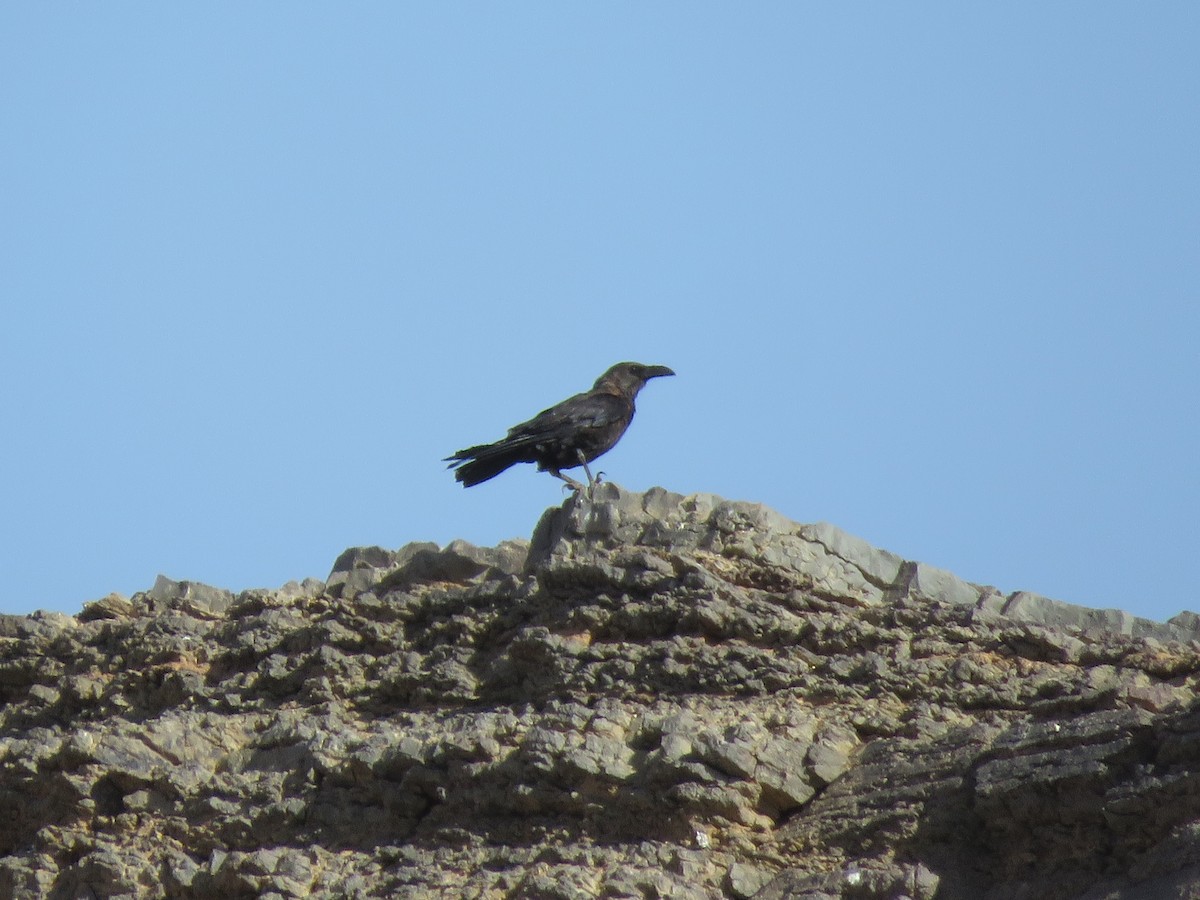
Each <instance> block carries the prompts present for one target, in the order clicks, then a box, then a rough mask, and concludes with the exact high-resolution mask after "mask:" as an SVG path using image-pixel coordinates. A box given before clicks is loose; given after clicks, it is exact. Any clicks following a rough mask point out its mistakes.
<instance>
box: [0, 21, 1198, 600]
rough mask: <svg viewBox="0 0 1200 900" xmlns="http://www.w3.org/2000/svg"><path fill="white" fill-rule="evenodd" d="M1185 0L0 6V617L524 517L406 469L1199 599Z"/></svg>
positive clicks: (978, 568)
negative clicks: (784, 527) (549, 435)
mask: <svg viewBox="0 0 1200 900" xmlns="http://www.w3.org/2000/svg"><path fill="white" fill-rule="evenodd" d="M1198 46H1200V5H1198V4H1196V3H1190V2H1177V3H1158V4H1131V3H1107V2H1093V0H1089V2H1061V3H1052V4H1046V3H1001V4H997V3H992V4H961V3H925V4H915V5H914V4H896V3H868V4H852V5H851V4H815V3H813V4H808V3H793V2H786V3H755V4H730V3H720V4H718V3H675V2H671V3H657V4H635V3H611V4H588V5H584V4H563V3H522V4H441V3H436V4H435V3H424V4H398V3H396V4H393V3H337V4H334V3H328V4H295V3H269V2H262V3H252V4H246V3H216V2H214V3H205V4H186V5H181V4H160V3H117V4H78V3H76V4H34V3H24V4H6V5H5V6H4V7H3V9H0V121H2V122H3V127H2V128H0V161H2V165H0V239H2V240H3V248H4V250H3V255H2V259H3V262H0V298H2V303H3V318H2V327H0V383H2V385H3V387H2V390H0V414H2V420H3V428H4V433H3V440H2V443H0V447H2V449H0V459H2V460H3V477H2V478H0V510H2V523H3V524H2V526H0V527H2V531H0V609H3V610H4V611H8V612H28V611H31V610H33V609H36V608H49V609H57V610H62V611H66V612H75V611H78V610H79V608H80V607H81V606H82V605H83V603H85V602H87V601H89V600H92V599H96V598H98V597H101V596H103V595H105V594H106V593H108V592H110V591H118V592H121V593H124V594H131V593H133V592H135V591H138V590H143V589H146V588H148V587H149V586H150V585H151V584H153V582H154V579H155V576H156V575H157V574H158V573H160V572H161V573H163V574H166V575H167V576H169V577H171V578H175V579H190V580H197V581H203V582H206V583H210V584H215V585H219V586H222V587H228V588H231V589H234V590H240V589H243V588H248V587H272V586H278V585H280V584H282V583H284V582H286V581H288V580H291V579H300V578H304V577H306V576H315V577H320V578H323V577H325V576H326V575H327V573H328V571H329V567H330V565H331V564H332V562H333V560H334V558H335V557H336V556H337V554H338V553H339V552H340V551H341V550H342V549H344V548H345V547H348V546H353V545H360V544H380V545H383V546H389V547H397V546H400V545H402V544H404V543H406V542H408V541H414V540H432V541H437V542H439V543H445V542H447V541H449V540H452V539H453V538H456V537H461V538H465V539H467V540H469V541H472V542H475V543H479V544H493V543H495V542H497V541H499V540H502V539H504V538H508V537H527V536H528V535H529V534H530V533H531V532H532V530H533V527H534V525H535V523H536V521H537V518H538V516H539V514H540V513H541V512H542V510H543V509H545V508H546V507H548V506H551V505H555V504H557V503H559V502H561V500H562V498H563V494H562V491H561V489H560V485H559V483H558V482H557V481H555V480H554V479H552V478H550V477H549V476H547V475H544V474H538V473H536V472H534V471H533V468H532V467H531V466H523V467H521V468H520V469H519V470H514V471H510V472H508V473H506V474H505V475H504V476H502V477H500V478H498V479H496V480H495V481H492V482H489V483H487V484H485V485H482V486H479V487H476V488H472V489H470V490H463V489H462V488H461V487H459V486H458V485H457V484H456V483H455V482H454V480H453V477H452V475H451V473H449V472H447V471H446V470H445V468H444V463H442V462H441V459H442V457H444V456H446V455H448V454H449V453H451V452H452V451H454V450H457V449H459V448H460V447H464V446H467V445H469V444H473V443H479V442H482V441H488V440H494V439H496V438H498V437H500V436H501V435H503V433H504V431H505V429H506V428H507V427H508V426H510V425H512V424H515V423H516V422H518V421H521V420H523V419H525V418H528V417H529V416H531V415H532V414H534V413H536V412H537V411H538V410H540V409H542V408H544V407H546V406H548V405H550V404H552V403H555V402H557V401H558V400H561V399H563V398H564V397H566V396H567V395H569V394H572V393H575V392H577V391H580V390H583V389H586V388H587V387H589V386H590V385H591V383H592V381H593V380H594V379H595V378H596V376H598V375H599V374H600V373H601V372H602V371H603V370H604V369H605V368H607V367H608V366H609V365H610V364H612V363H614V362H617V361H619V360H625V359H632V360H638V361H641V362H646V363H660V364H665V365H669V366H671V367H672V368H674V369H675V370H676V371H677V372H678V377H677V378H672V379H663V380H660V381H654V382H651V383H650V385H649V386H648V387H647V389H646V390H645V391H644V392H643V394H642V396H641V398H640V401H639V412H638V418H637V419H636V420H635V422H634V423H633V426H632V428H631V429H630V431H629V433H628V434H627V435H626V437H625V439H624V440H623V441H622V443H621V444H620V446H619V447H618V448H617V449H616V450H614V451H613V452H611V453H610V454H609V455H608V456H606V457H605V458H604V459H603V460H602V463H601V465H600V466H599V467H600V468H603V469H604V470H605V471H606V472H607V473H608V476H609V478H610V479H611V480H613V481H616V482H617V483H619V484H621V485H622V486H624V487H626V488H630V489H636V490H645V489H647V488H649V487H651V486H653V485H662V486H664V487H666V488H669V489H671V490H674V491H678V492H682V493H691V492H696V491H703V492H709V493H715V494H719V495H721V496H725V497H729V498H733V499H741V500H752V501H758V502H761V503H764V504H767V505H769V506H771V507H773V508H775V509H777V510H779V511H780V512H781V513H783V514H784V515H786V516H788V517H790V518H792V519H795V520H798V521H801V522H806V521H818V520H827V521H830V522H833V523H835V524H836V525H838V526H840V527H842V528H844V529H846V530H847V531H850V532H851V533H854V534H857V535H859V536H861V537H863V538H865V539H866V540H868V541H870V542H871V543H873V544H875V545H877V546H880V547H883V548H886V549H889V550H892V551H894V552H896V553H899V554H901V555H903V556H905V557H907V558H910V559H919V560H922V561H924V562H928V563H931V564H934V565H938V566H942V567H944V568H947V569H950V570H951V571H953V572H955V573H956V574H957V575H959V576H960V577H963V578H966V579H968V580H972V581H977V582H981V583H987V584H993V585H996V586H997V587H999V588H1001V589H1002V590H1005V591H1012V590H1018V589H1023V590H1031V591H1036V592H1038V593H1043V594H1047V595H1049V596H1053V597H1058V598H1060V599H1064V600H1069V601H1072V602H1076V603H1082V604H1087V605H1093V606H1116V607H1121V608H1124V609H1128V610H1131V611H1133V612H1136V613H1138V614H1141V615H1147V616H1151V617H1153V618H1158V619H1163V618H1167V617H1169V616H1171V615H1173V614H1175V613H1176V612H1178V611H1180V610H1181V609H1193V610H1195V609H1200V588H1197V586H1196V579H1195V577H1194V573H1193V572H1192V569H1193V568H1194V567H1195V562H1196V559H1197V556H1198V549H1197V548H1198V547H1200V528H1198V526H1197V517H1198V514H1200V480H1198V478H1197V472H1196V470H1197V458H1198V457H1200V424H1198V422H1197V412H1196V410H1197V395H1198V388H1200V351H1198V344H1200V340H1198V339H1200V53H1198V52H1197V47H1198Z"/></svg>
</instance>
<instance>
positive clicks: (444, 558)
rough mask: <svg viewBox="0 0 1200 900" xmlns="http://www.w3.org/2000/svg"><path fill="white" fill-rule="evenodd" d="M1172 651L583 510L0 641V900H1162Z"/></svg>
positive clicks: (754, 516)
mask: <svg viewBox="0 0 1200 900" xmlns="http://www.w3.org/2000/svg"><path fill="white" fill-rule="evenodd" d="M1198 634H1200V617H1197V616H1196V615H1195V614H1192V613H1183V614H1180V615H1179V616H1177V617H1175V619H1173V620H1172V621H1171V622H1170V623H1153V622H1147V621H1146V620H1142V619H1137V618H1136V617H1133V616H1130V615H1128V614H1126V613H1124V612H1121V611H1117V610H1091V609H1087V608H1085V607H1079V606H1072V605H1070V604H1064V603H1059V602H1057V601H1054V600H1049V599H1047V598H1044V597H1040V596H1037V595H1034V594H1029V593H1017V594H1012V595H1009V596H1004V595H1002V594H1000V593H999V592H997V591H996V590H995V589H992V588H988V587H984V586H979V585H973V584H970V583H968V582H964V581H962V580H960V579H958V578H956V577H955V576H954V575H952V574H950V573H948V572H946V571H944V570H941V569H937V568H935V567H933V566H929V565H926V564H924V563H918V562H913V561H906V560H903V559H901V558H899V557H897V556H895V555H894V554H891V553H888V552H886V551H883V550H879V549H876V548H874V547H871V546H870V545H868V544H867V543H865V542H864V541H862V540H860V539H858V538H855V537H853V536H851V535H848V534H846V533H845V532H843V531H840V530H839V529H837V528H836V527H834V526H832V525H829V524H825V523H818V524H798V523H795V522H791V521H789V520H787V519H785V518H784V517H782V516H780V515H779V514H777V513H775V512H773V511H771V510H769V509H766V508H765V507H762V506H758V505H755V504H751V503H742V502H736V501H728V500H723V499H721V498H719V497H714V496H711V495H705V494H698V495H692V496H683V495H680V494H674V493H671V492H668V491H665V490H662V489H658V488H656V489H653V490H651V491H648V492H646V493H644V494H638V493H631V492H628V491H624V490H622V489H621V488H620V487H619V486H617V485H614V484H611V483H604V484H601V485H600V487H599V488H598V489H597V491H596V492H595V496H594V497H593V498H592V499H590V500H589V499H588V498H586V497H572V498H570V499H569V500H567V501H566V502H565V503H564V504H563V505H562V506H561V507H558V508H555V509H552V510H549V511H547V513H546V514H545V515H544V516H543V517H542V519H541V521H540V522H539V523H538V524H537V527H536V529H535V531H534V534H533V537H532V540H531V541H529V542H525V541H509V542H505V543H503V544H501V545H499V546H498V547H495V548H486V547H484V548H481V547H474V546H472V545H470V544H467V543H465V542H462V541H455V542H452V543H451V544H449V545H447V546H445V547H439V546H438V545H435V544H431V543H420V544H409V545H407V546H406V547H403V548H400V549H399V550H388V549H384V548H379V547H367V548H355V549H351V550H348V551H346V553H344V554H342V555H341V556H340V557H339V558H338V560H337V561H336V562H335V564H334V566H333V569H332V571H331V573H330V575H329V579H328V581H326V582H320V581H316V580H313V579H307V580H305V581H304V582H302V583H297V582H291V583H289V584H287V585H284V586H283V587H282V588H280V589H278V590H252V591H244V592H242V593H241V594H238V595H237V596H236V597H234V596H233V595H232V594H230V593H229V592H227V591H222V590H220V589H217V588H211V587H207V586H205V585H199V584H196V583H194V582H176V581H172V580H170V579H166V578H160V579H159V580H158V581H157V582H156V583H155V585H154V587H153V588H151V589H150V590H149V591H146V592H143V593H140V594H137V595H135V596H134V597H132V598H130V599H129V600H125V599H124V598H121V597H119V596H117V595H110V596H109V597H106V598H104V599H103V600H100V601H96V602H94V603H91V604H88V605H87V606H86V607H85V608H84V610H83V611H82V612H81V614H80V616H79V617H78V618H75V617H70V616H62V615H59V614H50V613H39V614H35V615H33V616H28V617H24V616H22V617H4V618H0V698H2V699H3V700H4V703H3V705H2V706H0V896H14V897H18V896H19V897H26V896H28V897H74V896H112V897H130V898H143V897H145V898H149V897H161V896H170V897H181V898H206V897H216V896H221V897H271V898H290V897H305V896H338V897H353V898H375V897H401V898H405V897H409V898H460V897H466V896H469V897H480V898H485V897H597V896H603V897H613V898H617V897H639V898H640V897H646V896H656V897H679V898H687V900H694V898H714V900H715V898H725V897H736V898H747V900H748V898H754V900H770V898H779V900H782V898H800V897H804V898H844V900H851V898H854V900H863V898H879V900H883V898H888V900H899V898H913V900H932V898H934V897H937V898H951V900H953V898H958V897H979V898H981V900H1001V898H1024V900H1038V898H1048V900H1049V898H1076V897H1087V898H1114V900H1133V898H1140V897H1158V896H1162V897H1189V896H1193V895H1194V893H1195V892H1194V888H1193V885H1194V884H1195V873H1196V872H1198V871H1200V801H1198V800H1197V797H1200V790H1198V789H1197V786H1198V785H1200V750H1197V748H1198V747H1200V712H1198V710H1200V698H1198V697H1197V684H1198V683H1200V644H1198V643H1197V642H1196V637H1197V635H1198Z"/></svg>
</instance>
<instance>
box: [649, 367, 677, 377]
mask: <svg viewBox="0 0 1200 900" xmlns="http://www.w3.org/2000/svg"><path fill="white" fill-rule="evenodd" d="M674 374H675V373H674V372H672V371H671V370H670V369H668V368H667V367H666V366H646V377H647V378H660V377H662V376H663V375H674Z"/></svg>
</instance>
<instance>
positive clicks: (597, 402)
mask: <svg viewBox="0 0 1200 900" xmlns="http://www.w3.org/2000/svg"><path fill="white" fill-rule="evenodd" d="M630 406H631V404H630V403H629V402H628V401H626V400H623V399H622V398H621V397H617V396H615V395H614V394H607V393H600V392H588V393H585V394H576V395H575V396H574V397H568V398H567V399H566V400H564V401H563V402H562V403H559V404H556V405H555V406H551V407H550V408H549V409H543V410H542V411H541V412H540V413H538V414H537V415H536V416H534V417H533V418H532V419H530V420H529V421H528V422H522V423H521V424H520V425H514V426H513V427H512V428H510V429H509V430H508V440H512V439H520V438H538V437H544V436H546V435H549V434H554V433H555V432H558V431H560V430H561V429H563V428H570V429H577V428H607V427H610V426H612V425H615V424H617V423H619V422H628V420H629V414H630V411H631V410H630Z"/></svg>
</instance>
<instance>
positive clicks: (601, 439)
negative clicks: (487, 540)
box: [443, 362, 675, 491]
mask: <svg viewBox="0 0 1200 900" xmlns="http://www.w3.org/2000/svg"><path fill="white" fill-rule="evenodd" d="M674 374H675V373H674V372H672V371H671V370H670V369H668V368H667V367H666V366H644V365H642V364H641V363H634V362H623V363H617V364H616V365H615V366H613V367H612V368H611V369H609V370H608V371H607V372H605V373H604V374H603V375H601V376H600V377H599V378H597V379H596V384H595V385H594V386H593V387H592V389H591V390H590V391H586V392H585V393H582V394H576V395H575V396H574V397H570V398H568V399H566V400H564V401H563V402H562V403H559V404H558V405H557V406H552V407H550V408H549V409H544V410H542V411H541V412H540V413H538V414H537V415H536V416H534V417H533V418H532V419H530V420H529V421H528V422H522V423H521V424H520V425H514V426H513V427H512V428H510V429H508V436H507V437H505V438H504V440H501V441H496V443H494V444H479V445H478V446H475V447H468V448H467V449H466V450H459V451H458V452H457V453H455V454H454V455H453V456H447V457H446V459H445V460H443V461H444V462H448V463H450V465H449V466H448V467H447V468H451V469H455V470H456V471H455V472H454V477H455V478H456V479H458V480H459V481H461V482H462V484H463V487H471V485H473V484H479V483H480V482H482V481H487V480H488V479H489V478H495V477H496V476H497V475H499V474H500V473H501V472H503V471H504V470H505V469H507V468H508V467H509V466H514V465H516V464H517V463H537V467H538V471H539V472H549V473H550V474H551V475H553V476H554V477H555V478H561V479H562V480H563V481H565V482H566V483H567V484H569V485H570V486H571V487H572V488H574V489H575V490H577V491H579V490H583V485H582V484H580V483H579V482H578V481H576V480H575V479H574V478H568V477H567V476H566V475H564V474H562V470H563V469H573V468H575V467H576V466H583V471H584V472H586V473H587V479H588V487H589V489H590V488H591V486H592V485H593V484H595V480H594V479H593V478H592V470H591V469H589V468H588V463H590V462H591V461H592V460H593V459H595V458H596V457H597V456H599V455H600V454H602V453H606V452H608V451H609V450H611V449H612V448H613V446H615V445H616V443H617V441H619V440H620V439H621V435H623V434H624V433H625V429H626V428H628V427H629V423H630V422H631V421H632V420H633V413H634V405H633V400H634V398H635V397H637V395H638V391H640V390H641V389H642V388H643V387H645V385H646V382H647V381H649V380H650V379H651V378H658V377H660V376H662V375H674Z"/></svg>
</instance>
